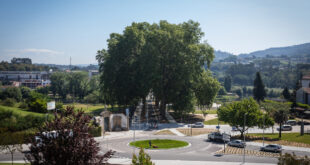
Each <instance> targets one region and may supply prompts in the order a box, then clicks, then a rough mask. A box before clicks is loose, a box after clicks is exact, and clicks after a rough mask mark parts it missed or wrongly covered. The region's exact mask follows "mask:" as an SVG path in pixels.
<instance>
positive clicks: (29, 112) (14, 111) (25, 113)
mask: <svg viewBox="0 0 310 165" xmlns="http://www.w3.org/2000/svg"><path fill="white" fill-rule="evenodd" d="M2 109H4V110H9V111H12V112H13V113H14V114H19V115H21V116H26V115H29V114H31V115H35V116H45V113H36V112H31V111H27V110H22V109H20V108H17V107H7V106H3V105H0V110H2Z"/></svg>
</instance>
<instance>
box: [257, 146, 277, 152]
mask: <svg viewBox="0 0 310 165" xmlns="http://www.w3.org/2000/svg"><path fill="white" fill-rule="evenodd" d="M260 150H261V151H269V152H282V146H280V145H278V144H269V145H266V146H264V147H261V148H260Z"/></svg>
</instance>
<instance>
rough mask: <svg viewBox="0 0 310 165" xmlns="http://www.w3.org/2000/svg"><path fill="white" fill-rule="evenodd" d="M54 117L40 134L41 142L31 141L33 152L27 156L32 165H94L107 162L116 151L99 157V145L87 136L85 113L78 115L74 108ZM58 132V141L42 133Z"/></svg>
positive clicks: (41, 129) (87, 122) (87, 128)
mask: <svg viewBox="0 0 310 165" xmlns="http://www.w3.org/2000/svg"><path fill="white" fill-rule="evenodd" d="M54 117H55V119H54V120H52V121H49V122H47V123H46V124H45V125H44V126H43V127H41V128H40V131H39V132H38V133H37V136H38V137H39V138H41V139H42V141H41V142H40V143H38V141H36V140H35V139H32V141H31V146H30V152H29V153H28V154H26V158H27V160H28V161H29V162H30V163H31V164H55V165H56V164H84V165H87V164H92V165H93V164H103V163H106V161H107V160H108V159H109V158H111V156H112V155H113V153H114V152H113V151H108V152H107V153H106V154H104V155H100V154H99V153H100V147H99V143H97V142H96V141H95V140H94V138H93V137H92V136H91V135H89V134H88V131H89V122H90V118H89V117H88V116H87V115H85V114H84V112H83V111H78V112H75V111H74V109H73V107H67V109H66V110H65V111H64V112H63V113H61V114H58V115H57V114H55V116H54ZM55 130H57V133H58V135H57V136H56V137H55V138H49V136H46V134H44V133H43V132H50V131H55ZM72 134H73V136H72ZM38 144H40V145H38ZM51 151H52V152H51Z"/></svg>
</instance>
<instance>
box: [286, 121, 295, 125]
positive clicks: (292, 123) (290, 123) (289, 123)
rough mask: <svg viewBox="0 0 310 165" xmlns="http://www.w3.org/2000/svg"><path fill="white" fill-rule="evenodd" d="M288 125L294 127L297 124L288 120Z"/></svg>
mask: <svg viewBox="0 0 310 165" xmlns="http://www.w3.org/2000/svg"><path fill="white" fill-rule="evenodd" d="M286 124H287V125H291V126H294V125H296V124H297V122H296V120H288V121H287V122H286Z"/></svg>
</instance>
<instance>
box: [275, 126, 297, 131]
mask: <svg viewBox="0 0 310 165" xmlns="http://www.w3.org/2000/svg"><path fill="white" fill-rule="evenodd" d="M292 129H293V127H292V126H290V125H283V126H281V131H291V130H292ZM277 130H278V131H280V128H277Z"/></svg>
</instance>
